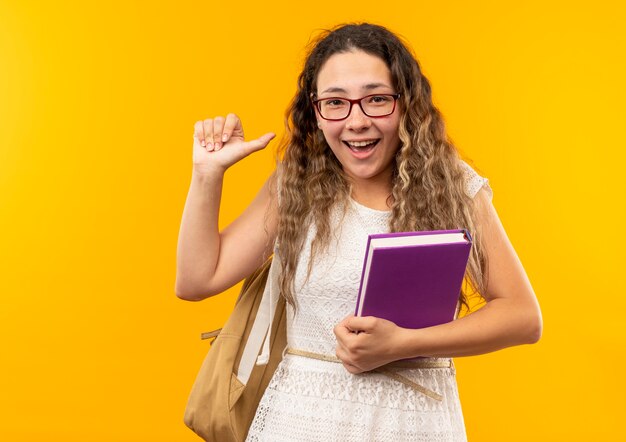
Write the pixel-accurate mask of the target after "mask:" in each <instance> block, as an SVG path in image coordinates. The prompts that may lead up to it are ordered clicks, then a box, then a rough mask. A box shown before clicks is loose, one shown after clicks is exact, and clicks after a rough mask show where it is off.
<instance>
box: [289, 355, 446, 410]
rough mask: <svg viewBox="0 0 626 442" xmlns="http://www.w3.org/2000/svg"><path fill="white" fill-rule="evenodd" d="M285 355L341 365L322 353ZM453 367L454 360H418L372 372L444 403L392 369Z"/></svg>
mask: <svg viewBox="0 0 626 442" xmlns="http://www.w3.org/2000/svg"><path fill="white" fill-rule="evenodd" d="M285 353H288V354H290V355H296V356H303V357H305V358H311V359H317V360H319V361H326V362H337V363H341V360H340V359H339V358H338V357H336V356H331V355H325V354H321V353H314V352H311V351H306V350H298V349H296V348H287V349H285ZM451 367H453V363H452V359H417V360H410V361H396V362H392V363H390V364H387V365H383V366H382V367H378V368H375V369H374V370H372V372H374V373H380V374H383V375H385V376H387V377H389V378H391V379H393V380H395V381H398V382H400V383H402V384H404V385H406V386H408V387H411V388H413V389H414V390H416V391H419V392H420V393H422V394H423V395H425V396H428V397H429V398H431V399H434V400H436V401H443V396H442V395H441V394H439V393H436V392H434V391H432V390H430V389H428V388H426V387H424V386H422V385H420V384H418V383H417V382H414V381H412V380H411V379H409V378H407V377H406V376H402V375H401V374H399V373H397V372H395V371H393V370H392V368H451Z"/></svg>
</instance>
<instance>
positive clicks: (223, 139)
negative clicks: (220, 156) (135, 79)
mask: <svg viewBox="0 0 626 442" xmlns="http://www.w3.org/2000/svg"><path fill="white" fill-rule="evenodd" d="M227 140H228V134H224V135H222V141H223V142H224V143H225V142H226V141H227Z"/></svg>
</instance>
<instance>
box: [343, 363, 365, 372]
mask: <svg viewBox="0 0 626 442" xmlns="http://www.w3.org/2000/svg"><path fill="white" fill-rule="evenodd" d="M343 366H344V368H345V369H346V370H348V371H349V372H350V373H352V374H359V373H363V370H361V369H360V368H359V367H355V366H354V365H350V364H347V363H345V362H344V363H343Z"/></svg>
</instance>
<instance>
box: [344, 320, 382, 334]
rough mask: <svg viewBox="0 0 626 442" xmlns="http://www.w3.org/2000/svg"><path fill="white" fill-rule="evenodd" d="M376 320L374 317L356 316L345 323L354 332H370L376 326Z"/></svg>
mask: <svg viewBox="0 0 626 442" xmlns="http://www.w3.org/2000/svg"><path fill="white" fill-rule="evenodd" d="M374 322H375V319H374V318H373V317H372V316H354V317H352V318H348V319H346V321H345V325H346V327H348V328H349V329H350V330H352V331H357V332H359V331H364V332H369V331H371V330H372V328H373V326H374Z"/></svg>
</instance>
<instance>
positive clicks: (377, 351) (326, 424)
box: [176, 24, 542, 442]
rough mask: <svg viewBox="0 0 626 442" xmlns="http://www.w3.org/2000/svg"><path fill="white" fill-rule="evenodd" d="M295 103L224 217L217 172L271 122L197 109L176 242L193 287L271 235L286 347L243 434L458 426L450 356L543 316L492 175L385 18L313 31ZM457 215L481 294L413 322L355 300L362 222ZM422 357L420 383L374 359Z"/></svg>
mask: <svg viewBox="0 0 626 442" xmlns="http://www.w3.org/2000/svg"><path fill="white" fill-rule="evenodd" d="M289 116H290V119H289V125H288V128H287V137H286V139H285V141H284V143H283V145H282V149H281V161H280V164H279V166H278V169H277V173H275V174H274V175H273V176H272V177H270V178H269V179H268V181H267V182H266V184H265V185H264V187H263V188H262V189H261V191H260V193H259V194H258V196H257V197H256V199H255V200H254V201H253V202H252V203H251V204H250V206H249V207H248V208H247V209H246V210H245V211H244V213H243V214H242V215H241V216H240V217H239V218H238V219H236V220H235V221H234V222H233V223H232V224H231V225H229V226H228V227H227V228H226V229H224V230H223V231H221V232H220V231H219V230H218V211H219V206H220V195H221V187H222V181H223V175H224V172H225V171H226V169H227V168H228V167H230V166H231V165H233V164H234V163H236V162H237V161H239V160H241V159H242V158H244V157H246V156H247V155H249V154H250V153H252V152H254V151H256V150H260V149H263V148H264V147H265V146H267V144H268V143H269V142H270V141H271V140H272V138H273V137H274V134H272V133H268V134H265V135H263V136H261V137H260V138H258V139H255V140H249V141H246V140H245V138H244V132H243V127H242V123H241V121H240V120H239V118H238V117H237V116H236V115H234V114H229V115H228V116H226V117H225V118H222V117H215V118H211V119H206V120H203V121H198V122H197V123H196V125H195V134H194V146H193V164H194V169H193V174H192V182H191V187H190V190H189V195H188V198H187V203H186V206H185V210H184V213H183V219H182V225H181V229H180V237H179V243H178V264H177V266H178V267H177V280H176V293H177V295H178V296H179V297H181V298H183V299H187V300H200V299H204V298H207V297H209V296H213V295H215V294H217V293H220V292H222V291H223V290H225V289H227V288H229V287H231V286H233V285H234V284H236V283H237V282H239V281H240V280H242V279H243V278H245V277H246V276H248V275H249V274H251V273H252V272H253V271H254V270H255V269H256V268H257V267H258V266H260V265H261V264H262V263H263V262H264V261H265V260H266V259H267V258H268V257H269V256H270V255H271V254H272V253H273V247H274V243H275V241H277V244H278V248H277V253H278V254H279V255H280V257H281V262H282V267H281V276H280V280H279V285H280V288H281V294H282V295H283V296H285V298H286V300H287V302H288V312H289V314H288V325H287V334H288V346H289V350H295V351H289V350H288V351H287V352H286V354H285V357H284V359H283V361H282V362H281V364H280V365H279V367H278V369H277V370H276V373H275V374H274V377H273V379H272V382H271V383H270V385H269V387H268V389H267V390H266V392H265V395H264V396H263V398H262V400H261V403H260V405H259V408H258V410H257V413H256V416H255V419H254V422H253V423H252V426H251V428H250V431H249V433H248V440H251V441H273V442H275V441H316V440H319V441H335V440H336V441H352V440H354V441H357V440H358V441H364V440H376V441H378V440H381V441H457V440H459V441H460V440H466V435H465V428H464V422H463V415H462V411H461V405H460V402H459V397H458V391H457V386H456V380H455V369H454V365H453V364H452V363H451V359H450V358H453V357H457V356H469V355H477V354H482V353H487V352H491V351H495V350H499V349H502V348H505V347H509V346H513V345H519V344H529V343H534V342H537V340H538V339H539V338H540V336H541V330H542V320H541V313H540V309H539V306H538V302H537V299H536V297H535V294H534V292H533V289H532V287H531V285H530V282H529V280H528V277H527V276H526V273H525V271H524V269H523V267H522V264H521V262H520V261H519V259H518V257H517V255H516V253H515V251H514V249H513V247H512V245H511V243H510V242H509V240H508V238H507V235H506V233H505V231H504V229H503V227H502V224H501V223H500V220H499V218H498V215H497V214H496V211H495V209H494V207H493V205H492V202H491V189H490V188H489V185H488V183H487V180H486V179H485V178H482V177H480V176H479V175H478V174H476V172H474V170H473V169H472V168H471V167H469V166H468V165H467V164H466V163H464V162H463V161H462V160H461V159H460V158H459V155H458V153H457V151H456V150H455V148H454V146H453V145H452V144H451V143H450V141H449V140H448V139H447V137H446V133H445V128H444V124H443V121H442V118H441V115H440V113H439V111H438V110H437V109H436V108H435V106H434V105H433V103H432V97H431V89H430V84H429V82H428V81H427V79H426V78H425V77H424V76H423V75H422V73H421V71H420V68H419V64H418V62H417V61H416V60H415V58H414V57H413V56H412V55H411V53H410V51H409V50H408V49H407V47H406V46H405V45H404V44H403V43H402V42H401V41H400V40H399V39H398V37H396V36H395V35H394V34H393V33H391V32H389V31H388V30H386V29H385V28H383V27H380V26H375V25H370V24H360V25H345V26H340V27H337V28H335V29H334V30H332V31H329V32H326V33H324V34H323V35H322V36H320V37H319V38H318V40H317V41H316V42H314V44H313V46H312V49H311V51H310V53H309V55H308V57H307V59H306V62H305V66H304V69H303V71H302V73H301V74H300V77H299V80H298V91H297V94H296V96H295V98H294V100H293V102H292V104H291V107H290V109H289ZM458 228H465V229H468V230H469V231H470V233H471V235H472V236H473V239H474V243H473V247H472V252H471V254H470V261H469V264H468V268H467V277H468V279H469V281H470V282H471V284H470V286H471V289H472V291H477V292H479V293H480V294H481V295H482V296H483V297H484V298H485V300H486V301H487V303H486V305H485V306H484V307H483V308H481V309H479V310H477V311H476V312H474V313H471V314H469V315H466V316H464V317H463V318H461V319H458V320H455V321H452V322H450V323H447V324H442V325H438V326H434V327H429V328H425V329H419V330H411V329H404V328H400V327H398V326H396V325H395V324H393V323H392V322H390V321H386V320H384V319H380V318H375V317H354V316H353V315H351V312H353V311H354V305H355V302H356V297H357V292H358V287H359V279H360V275H361V266H362V262H363V255H364V253H365V247H366V242H367V235H368V234H372V233H382V232H389V231H415V230H440V229H458ZM467 295H468V293H462V294H461V295H460V299H459V300H460V302H462V303H464V304H465V303H466V300H467ZM356 332H358V333H356ZM316 355H317V356H319V355H322V356H323V357H316ZM416 356H425V357H429V359H428V360H427V362H430V364H424V365H422V366H411V367H409V368H402V369H399V370H398V373H400V374H401V375H402V376H403V378H404V379H409V380H410V381H411V383H412V384H414V385H417V386H419V387H420V388H412V387H411V386H410V385H407V384H406V383H402V382H399V381H398V380H397V379H393V378H391V377H389V376H385V375H384V374H380V373H373V372H371V371H372V370H373V369H375V368H377V367H381V366H383V365H385V364H388V363H390V362H392V361H397V360H400V359H406V358H412V357H416ZM428 392H436V393H437V394H438V395H440V397H439V398H437V397H436V396H432V395H429V394H428Z"/></svg>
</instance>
